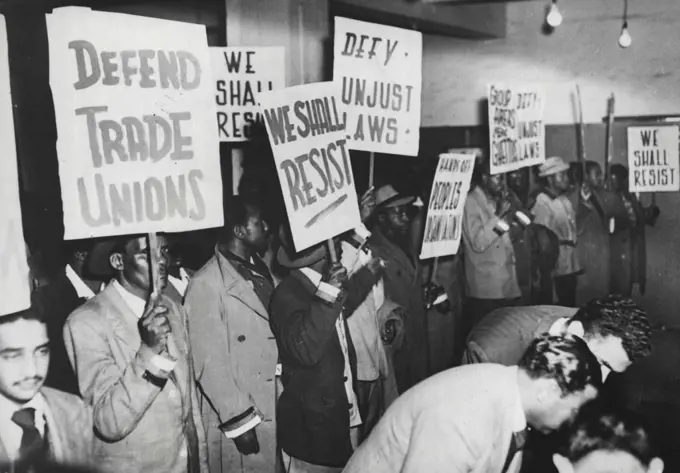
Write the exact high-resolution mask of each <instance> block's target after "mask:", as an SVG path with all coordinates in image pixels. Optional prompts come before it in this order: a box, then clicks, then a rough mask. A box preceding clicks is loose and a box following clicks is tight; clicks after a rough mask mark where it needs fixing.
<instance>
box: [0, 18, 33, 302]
mask: <svg viewBox="0 0 680 473" xmlns="http://www.w3.org/2000/svg"><path fill="white" fill-rule="evenodd" d="M12 113H13V112H12V92H11V90H10V82H9V55H8V50H7V29H6V26H5V17H4V16H2V15H0V169H1V170H2V171H0V202H2V204H0V287H2V297H0V315H6V314H11V313H13V312H18V311H20V310H24V309H28V308H29V307H30V306H31V280H30V276H29V270H28V262H27V257H28V255H27V254H26V244H25V242H24V230H23V226H22V222H21V203H20V201H19V173H18V170H17V150H16V144H15V142H14V116H13V115H12Z"/></svg>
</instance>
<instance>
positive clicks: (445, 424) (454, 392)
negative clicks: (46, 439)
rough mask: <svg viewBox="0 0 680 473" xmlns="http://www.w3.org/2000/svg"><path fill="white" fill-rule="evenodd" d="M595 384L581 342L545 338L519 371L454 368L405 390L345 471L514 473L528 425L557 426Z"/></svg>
mask: <svg viewBox="0 0 680 473" xmlns="http://www.w3.org/2000/svg"><path fill="white" fill-rule="evenodd" d="M601 385H602V379H601V374H600V368H599V364H598V362H597V359H596V358H595V356H594V355H593V354H592V353H591V352H590V350H588V347H587V346H586V344H585V343H584V342H583V341H582V340H581V339H579V338H577V337H574V336H571V335H563V336H551V335H543V336H541V337H539V338H538V339H536V340H534V341H533V342H532V343H531V345H530V346H529V348H528V349H527V351H526V353H525V354H524V356H523V357H522V359H521V360H520V361H519V365H518V366H511V367H506V366H500V365H493V364H484V365H477V366H463V367H459V368H453V369H450V370H448V371H445V372H443V373H440V374H438V375H435V376H433V377H431V378H429V379H427V380H425V381H423V382H422V383H420V384H418V385H417V386H415V387H414V388H412V389H411V390H409V391H407V392H406V393H404V394H403V395H402V396H401V397H400V398H399V399H397V400H396V401H395V402H394V404H392V406H391V407H390V408H389V409H388V410H387V412H386V413H385V416H384V417H383V418H382V419H381V420H380V422H379V423H378V425H377V426H376V427H375V429H374V430H373V433H372V434H371V435H370V437H369V438H368V440H366V441H365V442H364V443H363V444H362V445H361V446H360V447H359V449H358V450H357V451H356V453H355V454H354V456H353V457H352V458H351V459H350V461H349V463H348V465H347V467H346V468H345V472H346V473H359V472H371V473H383V472H384V473H393V472H401V473H420V472H425V471H427V472H431V473H445V472H446V473H448V472H454V473H471V472H475V473H515V472H517V471H519V467H520V465H521V458H522V455H521V450H522V448H523V444H524V439H525V436H526V430H527V428H529V427H530V428H535V429H537V430H540V431H541V432H550V431H554V430H556V429H558V428H559V427H560V426H561V425H562V424H563V423H564V422H566V421H568V420H571V419H572V418H573V416H574V415H575V413H576V412H577V410H578V409H579V408H580V407H581V405H583V404H584V403H585V402H587V401H589V400H591V399H593V398H595V397H596V395H597V394H598V391H599V389H600V387H601Z"/></svg>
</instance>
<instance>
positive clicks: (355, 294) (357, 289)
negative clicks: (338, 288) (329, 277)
mask: <svg viewBox="0 0 680 473" xmlns="http://www.w3.org/2000/svg"><path fill="white" fill-rule="evenodd" d="M377 283H378V278H377V277H376V276H375V275H374V274H373V273H372V272H371V271H370V270H369V269H368V268H366V267H363V268H361V269H360V270H359V271H357V272H356V273H354V274H353V275H352V277H350V278H349V280H348V281H347V285H346V288H345V290H346V291H347V298H346V299H345V305H344V310H343V314H344V315H345V318H347V317H349V316H350V315H352V314H353V313H354V312H355V311H356V310H357V309H358V308H359V306H360V305H361V304H363V302H364V301H365V300H366V297H368V294H369V293H370V292H371V290H373V286H375V285H376V284H377Z"/></svg>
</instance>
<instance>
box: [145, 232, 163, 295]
mask: <svg viewBox="0 0 680 473" xmlns="http://www.w3.org/2000/svg"><path fill="white" fill-rule="evenodd" d="M147 240H148V245H149V248H148V249H149V270H150V272H151V298H150V299H151V301H152V302H154V303H155V301H157V300H158V298H159V297H160V295H161V293H162V292H163V288H162V287H161V275H160V273H159V272H158V266H159V264H158V263H159V261H160V259H161V248H160V245H159V244H158V236H157V235H156V233H149V234H148V235H147Z"/></svg>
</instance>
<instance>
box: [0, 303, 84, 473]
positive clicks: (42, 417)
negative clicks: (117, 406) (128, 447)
mask: <svg viewBox="0 0 680 473" xmlns="http://www.w3.org/2000/svg"><path fill="white" fill-rule="evenodd" d="M49 345H50V341H49V338H48V331H47V324H46V322H45V320H44V318H42V314H41V313H40V312H39V311H36V310H33V309H28V310H25V311H22V312H17V313H14V314H10V315H5V316H2V317H0V471H2V472H5V471H15V472H24V471H34V470H36V469H38V470H39V469H41V468H43V469H45V470H46V471H48V470H50V469H52V468H54V467H55V466H56V465H62V466H65V467H75V468H79V467H87V466H88V465H89V464H91V457H92V440H93V432H92V414H91V411H90V410H89V409H88V408H87V407H86V406H85V404H84V403H83V401H82V400H81V399H80V398H78V397H76V396H74V395H72V394H67V393H64V392H61V391H57V390H54V389H51V388H47V387H44V386H43V384H44V382H45V378H46V376H47V367H48V365H49V362H50V348H49Z"/></svg>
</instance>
